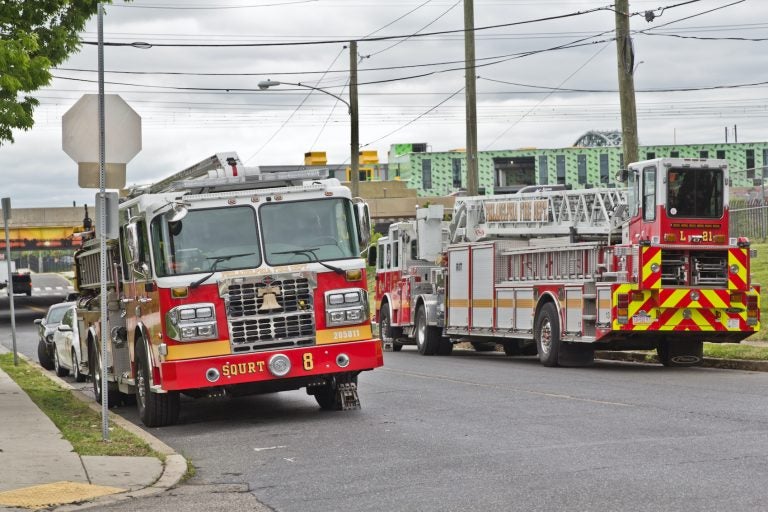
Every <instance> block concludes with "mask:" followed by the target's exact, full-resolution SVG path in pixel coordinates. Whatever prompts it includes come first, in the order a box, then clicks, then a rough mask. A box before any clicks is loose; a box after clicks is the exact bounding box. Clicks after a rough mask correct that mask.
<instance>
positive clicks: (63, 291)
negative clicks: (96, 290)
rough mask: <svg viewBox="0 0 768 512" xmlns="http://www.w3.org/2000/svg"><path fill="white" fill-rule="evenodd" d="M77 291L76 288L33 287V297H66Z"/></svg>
mask: <svg viewBox="0 0 768 512" xmlns="http://www.w3.org/2000/svg"><path fill="white" fill-rule="evenodd" d="M74 291H75V287H74V286H33V287H32V295H35V296H41V295H60V296H65V295H67V294H69V293H73V292H74Z"/></svg>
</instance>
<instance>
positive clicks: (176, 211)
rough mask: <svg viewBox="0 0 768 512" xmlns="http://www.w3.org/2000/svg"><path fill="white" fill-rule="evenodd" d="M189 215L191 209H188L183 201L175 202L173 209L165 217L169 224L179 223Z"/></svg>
mask: <svg viewBox="0 0 768 512" xmlns="http://www.w3.org/2000/svg"><path fill="white" fill-rule="evenodd" d="M187 213H189V209H188V208H187V204H186V203H184V202H183V201H174V202H173V206H172V207H171V209H170V210H168V211H167V212H165V213H164V214H163V216H164V217H165V219H166V220H167V221H168V222H178V221H180V220H181V219H183V218H184V217H186V216H187Z"/></svg>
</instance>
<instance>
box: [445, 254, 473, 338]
mask: <svg viewBox="0 0 768 512" xmlns="http://www.w3.org/2000/svg"><path fill="white" fill-rule="evenodd" d="M447 325H448V326H449V327H468V326H469V247H460V248H458V249H454V250H450V251H448V321H447Z"/></svg>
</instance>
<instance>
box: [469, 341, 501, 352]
mask: <svg viewBox="0 0 768 512" xmlns="http://www.w3.org/2000/svg"><path fill="white" fill-rule="evenodd" d="M472 348H474V349H475V351H476V352H493V351H494V350H496V343H495V342H493V341H473V342H472Z"/></svg>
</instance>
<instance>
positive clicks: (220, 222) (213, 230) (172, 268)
mask: <svg viewBox="0 0 768 512" xmlns="http://www.w3.org/2000/svg"><path fill="white" fill-rule="evenodd" d="M152 250H153V253H154V263H155V270H156V272H157V275H158V276H159V277H164V276H173V275H179V274H194V273H200V272H211V271H215V270H231V269H239V268H253V267H258V266H259V265H261V254H260V252H259V234H258V230H257V229H256V214H255V211H254V209H253V208H251V207H250V206H235V207H232V206H230V207H227V208H206V209H199V210H190V211H189V213H188V214H187V216H186V217H184V218H183V219H182V220H180V221H177V222H168V221H167V220H166V218H165V217H164V216H163V215H159V216H157V217H155V218H154V220H153V221H152Z"/></svg>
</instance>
